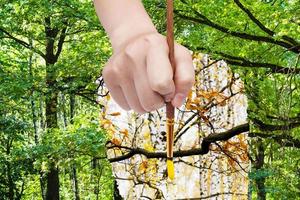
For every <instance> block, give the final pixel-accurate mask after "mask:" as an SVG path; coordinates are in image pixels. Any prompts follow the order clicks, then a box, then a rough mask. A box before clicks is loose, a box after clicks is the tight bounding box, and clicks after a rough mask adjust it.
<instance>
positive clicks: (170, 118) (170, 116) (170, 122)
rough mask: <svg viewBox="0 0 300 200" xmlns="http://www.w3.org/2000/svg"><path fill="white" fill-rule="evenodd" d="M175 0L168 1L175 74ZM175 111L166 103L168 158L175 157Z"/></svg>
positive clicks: (168, 39) (168, 40)
mask: <svg viewBox="0 0 300 200" xmlns="http://www.w3.org/2000/svg"><path fill="white" fill-rule="evenodd" d="M173 9H174V8H173V0H167V43H168V46H169V60H170V63H171V66H172V69H173V75H174V72H175V57H174V32H173V28H174V20H173ZM174 111H175V108H174V106H173V105H172V104H171V102H167V103H166V114H167V123H166V126H167V157H168V158H172V157H173V140H174V135H173V134H174V133H173V132H174Z"/></svg>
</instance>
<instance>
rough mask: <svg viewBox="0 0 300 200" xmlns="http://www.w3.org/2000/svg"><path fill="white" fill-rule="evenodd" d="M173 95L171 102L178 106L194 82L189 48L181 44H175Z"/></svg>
mask: <svg viewBox="0 0 300 200" xmlns="http://www.w3.org/2000/svg"><path fill="white" fill-rule="evenodd" d="M175 45H176V46H175V52H174V53H175V62H176V69H175V76H174V81H175V88H176V92H175V97H174V99H173V100H172V104H173V106H175V107H177V108H178V107H180V106H181V105H182V104H183V102H184V100H185V98H186V97H187V95H188V93H189V91H190V90H191V88H192V86H193V85H194V83H195V70H194V66H193V60H192V56H191V54H190V52H189V50H188V49H187V48H185V47H183V46H180V45H178V44H175Z"/></svg>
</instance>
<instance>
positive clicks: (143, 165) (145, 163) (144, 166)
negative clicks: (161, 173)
mask: <svg viewBox="0 0 300 200" xmlns="http://www.w3.org/2000/svg"><path fill="white" fill-rule="evenodd" d="M147 168H148V161H147V160H144V161H143V162H142V163H141V164H140V166H139V171H140V172H141V173H142V174H143V173H145V172H146V170H147Z"/></svg>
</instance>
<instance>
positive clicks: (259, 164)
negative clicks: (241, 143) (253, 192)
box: [254, 139, 266, 200]
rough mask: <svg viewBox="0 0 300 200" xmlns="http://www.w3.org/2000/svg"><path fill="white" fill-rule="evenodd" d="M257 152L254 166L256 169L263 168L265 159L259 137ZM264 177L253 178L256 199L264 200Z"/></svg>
mask: <svg viewBox="0 0 300 200" xmlns="http://www.w3.org/2000/svg"><path fill="white" fill-rule="evenodd" d="M257 145H258V147H257V153H256V161H255V163H254V168H255V169H256V170H260V169H263V166H264V160H265V149H264V146H263V142H262V140H261V139H258V140H257ZM265 182H266V178H265V177H259V178H258V179H256V180H255V184H256V187H257V199H258V200H266V187H265Z"/></svg>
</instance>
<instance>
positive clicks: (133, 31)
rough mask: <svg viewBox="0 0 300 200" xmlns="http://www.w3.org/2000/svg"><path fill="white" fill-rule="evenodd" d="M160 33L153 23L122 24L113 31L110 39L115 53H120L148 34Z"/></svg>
mask: <svg viewBox="0 0 300 200" xmlns="http://www.w3.org/2000/svg"><path fill="white" fill-rule="evenodd" d="M152 33H158V32H157V30H156V28H155V26H154V25H153V24H152V23H139V24H137V23H133V22H132V21H131V22H130V23H126V24H122V25H120V26H118V27H117V28H116V29H115V30H113V31H111V33H110V34H109V38H110V41H111V44H112V48H113V51H114V52H117V51H120V50H121V49H123V48H124V47H125V46H126V45H127V44H128V43H130V42H131V41H132V40H134V39H136V38H138V37H140V36H142V35H146V34H152Z"/></svg>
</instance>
